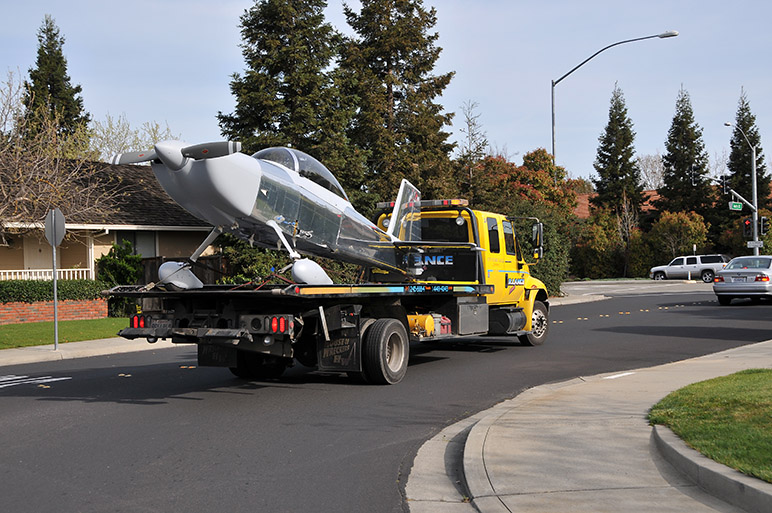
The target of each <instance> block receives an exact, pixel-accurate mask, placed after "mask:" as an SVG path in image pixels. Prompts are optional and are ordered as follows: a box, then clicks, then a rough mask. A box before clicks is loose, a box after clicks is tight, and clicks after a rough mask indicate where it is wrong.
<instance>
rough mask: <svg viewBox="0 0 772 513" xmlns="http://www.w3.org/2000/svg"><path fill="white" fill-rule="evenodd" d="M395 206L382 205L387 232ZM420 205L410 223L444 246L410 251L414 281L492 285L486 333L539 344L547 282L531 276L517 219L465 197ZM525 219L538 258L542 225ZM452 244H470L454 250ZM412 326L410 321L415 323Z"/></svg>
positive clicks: (544, 321)
mask: <svg viewBox="0 0 772 513" xmlns="http://www.w3.org/2000/svg"><path fill="white" fill-rule="evenodd" d="M393 206H394V204H393V203H390V202H386V203H379V204H378V207H379V208H380V209H381V210H382V213H381V214H380V215H379V216H378V222H377V224H378V226H379V227H380V228H382V229H384V230H386V229H388V227H389V224H390V222H391V214H390V213H389V212H390V211H391V210H392V209H393ZM419 207H420V215H419V216H416V217H418V219H413V220H412V221H413V222H415V223H419V221H420V237H421V240H422V241H424V242H427V243H429V242H430V241H431V242H436V243H442V244H443V246H441V247H440V248H439V249H436V248H432V247H431V246H426V247H423V248H420V252H414V253H409V254H408V257H407V258H408V259H409V260H411V261H415V263H416V264H418V265H417V266H416V267H417V269H416V277H415V278H416V280H417V281H420V282H427V283H431V282H433V281H438V280H440V281H447V282H457V283H474V284H483V285H492V286H493V292H492V293H490V294H486V295H484V296H481V298H480V299H481V301H484V303H485V304H486V305H487V307H488V322H489V326H488V327H487V331H488V333H489V334H500V335H506V334H509V335H512V334H517V335H518V337H519V338H520V340H521V342H523V343H526V344H528V345H537V344H540V343H541V342H542V341H543V339H544V337H546V333H547V319H548V309H549V302H548V295H547V290H546V287H545V286H544V284H543V283H542V282H541V281H540V280H538V279H536V278H534V277H533V276H532V275H531V272H530V266H531V265H533V264H529V263H528V262H526V260H525V258H524V255H523V250H522V247H521V244H520V242H519V239H518V237H517V233H516V229H515V221H516V220H517V219H518V218H514V217H507V216H505V215H502V214H498V213H494V212H487V211H483V210H473V209H471V208H469V206H468V202H467V201H466V200H463V199H451V200H423V201H420V202H419ZM527 219H528V220H531V221H533V224H532V246H533V247H534V252H533V257H534V262H535V261H538V259H539V258H540V257H541V254H542V251H543V250H542V233H543V228H542V225H541V223H540V222H539V221H538V219H536V218H527ZM401 228H402V227H401ZM413 229H414V228H413ZM400 235H401V236H402V238H404V234H402V233H400ZM452 243H458V244H460V245H461V244H464V245H469V246H459V247H458V248H453V247H452V245H451V244H452ZM470 246H471V247H470ZM386 274H387V276H388V273H386ZM387 276H381V277H379V271H378V270H371V273H370V279H371V280H373V281H378V280H379V279H381V280H387V279H388V277H387ZM418 315H419V316H420V315H421V314H420V313H419V314H418ZM459 322H463V320H462V319H461V318H460V319H459ZM414 324H416V323H414V322H412V320H411V326H413V325H414ZM423 331H426V330H423ZM421 332H422V330H421V329H416V328H415V327H414V328H413V331H412V335H413V336H414V337H415V338H419V339H420V338H421Z"/></svg>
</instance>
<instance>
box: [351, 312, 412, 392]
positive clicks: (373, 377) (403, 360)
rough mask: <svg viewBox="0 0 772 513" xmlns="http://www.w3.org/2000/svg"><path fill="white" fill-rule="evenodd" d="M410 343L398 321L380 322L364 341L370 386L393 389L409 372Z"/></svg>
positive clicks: (364, 364) (363, 362)
mask: <svg viewBox="0 0 772 513" xmlns="http://www.w3.org/2000/svg"><path fill="white" fill-rule="evenodd" d="M409 357H410V341H409V339H408V337H407V331H405V326H404V325H403V324H402V323H401V322H399V321H398V320H397V319H378V320H377V321H375V322H374V323H372V325H371V326H370V327H369V328H368V329H367V331H366V332H365V336H364V339H363V341H362V369H363V370H364V374H365V377H366V379H367V382H368V383H373V384H378V385H394V384H395V383H399V382H400V381H402V378H404V377H405V373H406V372H407V362H408V359H409Z"/></svg>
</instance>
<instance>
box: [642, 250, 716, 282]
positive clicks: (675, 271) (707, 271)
mask: <svg viewBox="0 0 772 513" xmlns="http://www.w3.org/2000/svg"><path fill="white" fill-rule="evenodd" d="M727 262H729V257H727V256H726V255H692V256H680V257H676V258H674V259H673V260H672V261H671V262H670V263H669V264H667V265H659V266H657V267H652V268H651V270H650V271H649V277H650V278H651V279H653V280H672V279H682V280H685V279H693V280H696V279H697V277H698V276H699V277H700V279H701V280H702V281H704V282H705V283H711V282H712V281H713V278H714V277H715V276H716V273H717V272H718V271H720V270H721V269H723V268H724V266H725V265H726V263H727Z"/></svg>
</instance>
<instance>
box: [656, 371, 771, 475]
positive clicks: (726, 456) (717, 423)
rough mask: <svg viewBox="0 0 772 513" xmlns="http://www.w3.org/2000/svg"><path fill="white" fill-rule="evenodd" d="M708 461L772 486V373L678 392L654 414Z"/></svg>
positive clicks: (737, 377) (717, 381) (730, 378)
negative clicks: (708, 459)
mask: <svg viewBox="0 0 772 513" xmlns="http://www.w3.org/2000/svg"><path fill="white" fill-rule="evenodd" d="M649 421H650V422H651V423H652V424H663V425H665V426H667V427H669V428H670V429H672V430H673V432H674V433H675V434H677V435H678V436H679V437H681V439H683V440H684V441H685V442H686V443H687V444H688V445H689V446H690V447H692V448H694V449H696V450H698V451H699V452H701V453H702V454H704V455H705V456H707V457H708V458H711V459H713V460H715V461H717V462H719V463H722V464H724V465H727V466H729V467H732V468H734V469H736V470H739V471H740V472H743V473H745V474H748V475H750V476H754V477H757V478H759V479H763V480H764V481H768V482H770V483H772V369H750V370H746V371H742V372H738V373H736V374H731V375H729V376H723V377H720V378H715V379H711V380H708V381H702V382H700V383H694V384H692V385H689V386H687V387H685V388H682V389H680V390H676V391H675V392H673V393H671V394H670V395H668V396H667V397H665V398H664V399H663V400H662V401H660V402H659V403H657V404H656V405H655V406H654V407H653V408H652V409H651V412H650V413H649Z"/></svg>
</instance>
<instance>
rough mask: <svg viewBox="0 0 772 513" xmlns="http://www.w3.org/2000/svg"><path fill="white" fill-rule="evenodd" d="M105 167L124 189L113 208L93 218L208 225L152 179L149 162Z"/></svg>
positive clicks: (114, 221)
mask: <svg viewBox="0 0 772 513" xmlns="http://www.w3.org/2000/svg"><path fill="white" fill-rule="evenodd" d="M105 171H106V172H108V173H110V174H111V175H112V176H114V177H116V178H117V179H118V180H119V181H120V183H121V186H122V187H125V193H124V194H122V195H121V196H120V197H119V198H118V201H117V205H116V208H115V211H114V212H111V213H110V214H108V215H106V216H103V217H102V218H101V219H95V220H94V221H95V222H96V223H101V224H110V225H132V226H157V227H208V226H210V225H209V224H208V223H206V222H204V221H202V220H200V219H198V218H197V217H194V216H193V215H192V214H190V213H189V212H188V211H187V210H185V209H184V208H182V207H181V206H179V205H178V204H177V203H175V201H174V200H172V199H171V198H170V197H169V195H168V194H166V191H165V190H164V189H163V187H161V184H159V183H158V180H156V178H155V175H154V174H153V170H152V169H151V167H150V166H142V165H122V166H116V165H105Z"/></svg>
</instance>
